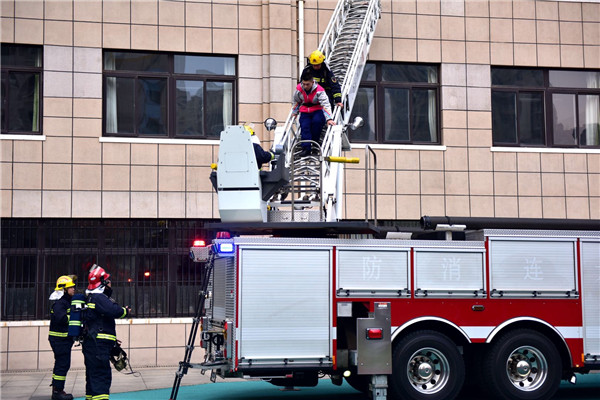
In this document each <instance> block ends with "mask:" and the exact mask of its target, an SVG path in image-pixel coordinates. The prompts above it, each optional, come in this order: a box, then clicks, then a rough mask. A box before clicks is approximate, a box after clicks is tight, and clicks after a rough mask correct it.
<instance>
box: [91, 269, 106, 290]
mask: <svg viewBox="0 0 600 400" xmlns="http://www.w3.org/2000/svg"><path fill="white" fill-rule="evenodd" d="M108 278H110V274H109V273H107V272H106V271H105V270H104V268H102V267H101V266H99V265H96V264H94V265H92V268H90V273H89V275H88V281H89V285H88V287H87V288H88V290H94V289H96V288H97V287H98V286H100V285H105V284H106V280H108Z"/></svg>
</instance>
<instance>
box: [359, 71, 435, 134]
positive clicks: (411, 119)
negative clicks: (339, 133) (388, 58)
mask: <svg viewBox="0 0 600 400" xmlns="http://www.w3.org/2000/svg"><path fill="white" fill-rule="evenodd" d="M438 98H439V79H438V67H437V66H436V65H428V64H400V63H367V64H366V66H365V69H364V71H363V76H362V80H361V84H360V88H359V90H358V93H357V96H356V100H355V103H354V107H353V110H352V117H351V120H352V119H354V117H355V116H360V117H361V118H363V119H364V121H365V124H364V126H363V127H361V128H358V129H357V130H355V131H350V132H349V133H350V140H351V141H352V142H366V143H390V144H393V143H399V144H413V143H415V144H438V143H439V123H438V121H439V101H438Z"/></svg>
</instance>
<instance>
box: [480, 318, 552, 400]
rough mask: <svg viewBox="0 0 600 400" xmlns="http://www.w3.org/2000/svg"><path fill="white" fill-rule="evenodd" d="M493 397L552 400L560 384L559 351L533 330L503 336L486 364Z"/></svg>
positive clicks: (517, 331)
mask: <svg viewBox="0 0 600 400" xmlns="http://www.w3.org/2000/svg"><path fill="white" fill-rule="evenodd" d="M483 372H484V380H485V383H486V385H487V388H488V390H489V392H490V394H491V395H492V396H494V397H496V398H498V399H504V400H512V399H517V400H542V399H550V398H552V396H554V394H555V393H556V390H557V389H558V386H559V384H560V379H561V373H562V363H561V358H560V355H559V354H558V350H557V349H556V347H555V346H554V344H553V343H552V342H551V341H550V340H549V339H548V338H546V337H545V336H543V335H541V334H539V333H537V332H536V331H533V330H530V329H519V330H515V331H512V332H509V333H506V334H504V335H502V336H501V337H500V338H498V341H497V342H496V343H494V345H492V348H491V349H490V352H489V354H488V355H487V357H486V360H485V363H484V371H483Z"/></svg>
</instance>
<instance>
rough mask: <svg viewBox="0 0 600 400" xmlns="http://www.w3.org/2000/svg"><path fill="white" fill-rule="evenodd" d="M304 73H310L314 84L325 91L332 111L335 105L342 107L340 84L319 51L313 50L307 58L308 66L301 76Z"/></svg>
mask: <svg viewBox="0 0 600 400" xmlns="http://www.w3.org/2000/svg"><path fill="white" fill-rule="evenodd" d="M304 71H310V72H311V73H312V75H313V78H314V80H315V82H317V83H318V84H319V85H321V86H322V87H323V89H325V92H326V93H327V97H328V98H329V104H331V108H332V110H333V108H334V107H335V106H336V105H337V106H340V107H342V93H341V88H340V84H339V82H338V81H337V79H336V77H335V75H334V74H333V72H331V70H330V69H329V67H328V66H327V65H326V64H325V55H324V54H323V53H322V52H321V51H319V50H315V51H313V52H312V53H310V55H309V56H308V65H307V66H306V67H304V70H303V71H302V74H304Z"/></svg>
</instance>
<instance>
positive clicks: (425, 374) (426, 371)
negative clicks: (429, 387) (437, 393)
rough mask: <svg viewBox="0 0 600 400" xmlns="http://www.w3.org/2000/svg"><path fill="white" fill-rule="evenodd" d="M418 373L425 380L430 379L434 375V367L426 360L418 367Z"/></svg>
mask: <svg viewBox="0 0 600 400" xmlns="http://www.w3.org/2000/svg"><path fill="white" fill-rule="evenodd" d="M417 374H418V375H419V377H420V378H421V379H423V380H427V379H430V378H431V375H433V368H431V365H430V364H429V363H428V362H424V363H422V364H419V366H418V367H417Z"/></svg>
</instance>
